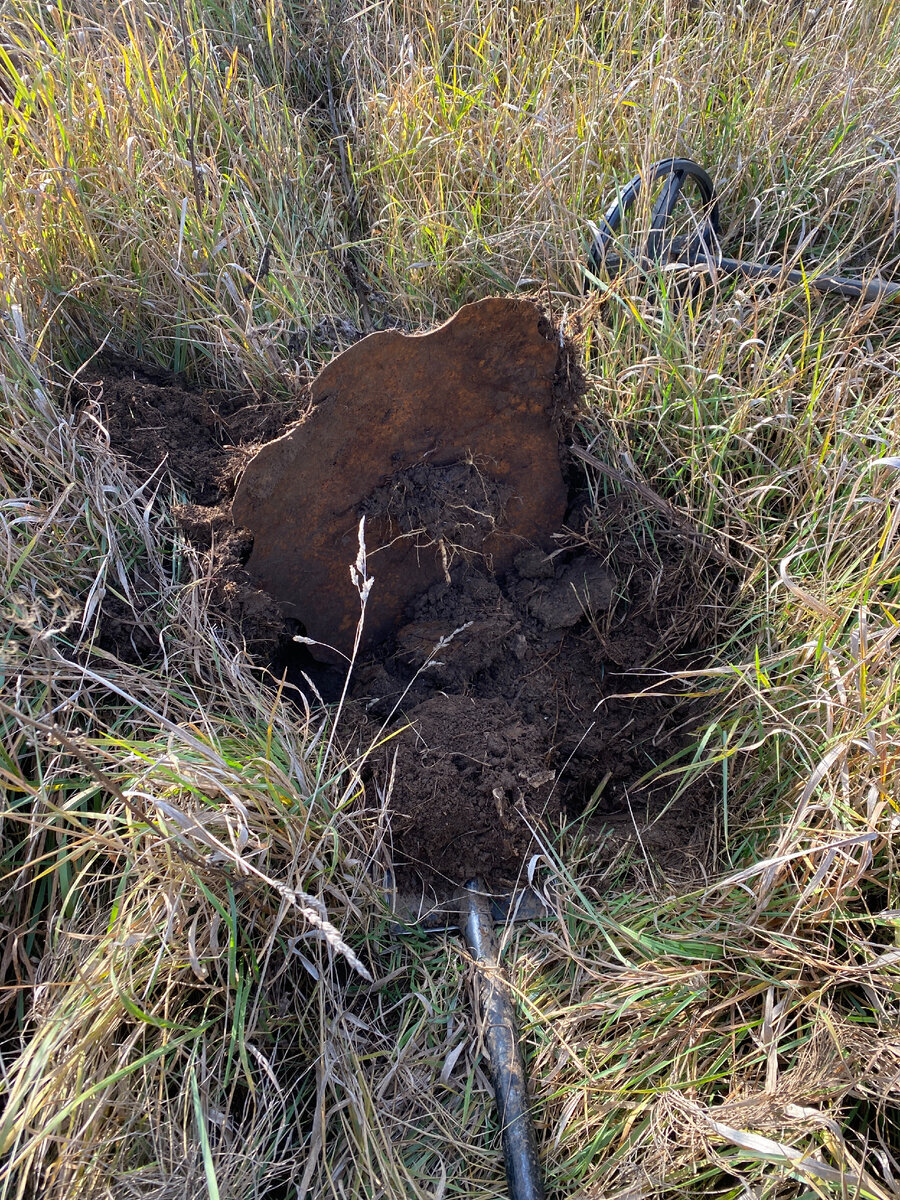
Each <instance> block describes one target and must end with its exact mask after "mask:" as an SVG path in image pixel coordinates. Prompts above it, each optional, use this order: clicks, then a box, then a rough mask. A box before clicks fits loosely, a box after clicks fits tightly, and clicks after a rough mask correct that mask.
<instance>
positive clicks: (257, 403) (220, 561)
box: [76, 354, 308, 662]
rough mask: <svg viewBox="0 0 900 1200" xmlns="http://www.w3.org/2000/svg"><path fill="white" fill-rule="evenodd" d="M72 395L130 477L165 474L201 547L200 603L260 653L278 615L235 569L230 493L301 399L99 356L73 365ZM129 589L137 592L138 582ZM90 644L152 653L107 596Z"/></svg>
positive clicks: (147, 637) (240, 539)
mask: <svg viewBox="0 0 900 1200" xmlns="http://www.w3.org/2000/svg"><path fill="white" fill-rule="evenodd" d="M76 400H78V401H80V402H81V403H82V404H83V405H89V406H91V407H93V408H95V409H98V410H99V412H100V414H101V418H102V421H103V424H104V425H105V428H106V431H107V433H108V436H109V442H110V446H111V448H112V449H113V450H114V451H116V452H117V453H119V454H122V455H124V456H125V457H126V458H128V459H129V460H130V462H131V463H132V465H133V466H134V467H135V468H136V470H137V472H138V473H139V474H140V475H142V476H145V477H147V476H154V475H155V476H156V477H159V474H160V472H161V471H164V472H168V473H170V474H171V476H172V477H173V479H174V480H175V482H176V484H177V485H178V488H179V490H180V491H181V493H182V494H183V496H184V497H185V503H183V504H181V505H178V506H176V508H175V513H174V515H175V518H176V520H177V521H178V523H179V525H180V527H181V530H182V532H183V533H184V535H185V536H186V537H187V538H188V539H189V540H190V541H191V542H192V543H193V544H194V546H195V547H196V548H197V549H198V551H199V552H200V554H201V558H202V560H203V564H204V567H205V570H204V574H205V576H206V578H207V579H208V581H209V590H208V596H209V603H210V604H211V605H212V607H213V608H214V609H215V610H216V611H218V612H219V613H220V614H221V615H222V617H223V618H224V619H225V620H228V621H229V622H230V623H232V624H234V625H236V626H237V627H239V629H240V630H241V633H242V635H243V637H244V639H245V641H246V642H247V645H248V646H249V647H250V648H251V650H253V651H255V652H256V653H258V654H260V655H261V656H266V655H267V654H269V653H270V652H271V649H272V647H273V646H274V645H276V644H277V643H278V642H279V641H280V639H281V638H282V637H283V635H284V619H283V616H282V613H281V609H280V607H279V606H278V605H277V604H276V603H275V602H274V601H273V600H272V598H271V596H269V595H268V594H267V593H266V592H264V591H263V590H262V589H261V588H260V587H259V586H258V584H257V583H255V582H254V581H253V580H252V579H251V577H250V575H249V574H248V573H247V571H246V569H245V564H246V562H247V559H248V558H249V556H250V552H251V550H252V549H253V537H252V535H251V534H249V533H248V532H247V530H244V529H240V528H238V527H236V526H235V524H234V522H233V520H232V517H231V498H232V496H233V495H234V490H235V487H236V479H237V475H238V474H239V472H240V470H241V468H242V467H243V465H244V463H245V462H246V461H247V459H248V457H250V456H251V455H252V454H253V453H255V452H256V450H258V449H259V445H260V443H261V442H265V441H268V440H270V439H271V438H273V437H276V436H277V435H278V434H280V433H283V432H284V429H285V427H286V426H287V425H289V424H291V423H292V422H293V421H295V420H296V419H297V418H298V417H299V415H300V413H301V412H302V411H303V409H304V408H305V407H306V406H307V403H308V398H307V397H306V396H302V397H300V398H298V399H297V400H295V401H285V400H276V399H273V398H266V397H259V396H256V395H253V394H252V393H238V394H229V393H226V392H222V391H219V390H217V389H213V388H195V387H192V386H191V385H190V384H189V383H188V382H187V381H186V380H185V379H184V378H183V377H182V376H180V375H177V374H175V373H174V372H172V371H166V370H164V369H162V368H159V367H155V366H153V365H151V364H148V363H138V362H135V361H133V360H131V359H129V358H126V357H122V356H118V355H110V354H106V355H103V356H101V357H99V358H97V359H95V360H93V361H92V362H91V363H90V365H89V366H88V368H87V369H86V370H85V371H84V372H83V373H82V375H81V377H80V379H79V383H78V389H77V392H76ZM135 590H136V591H137V593H138V594H140V592H141V588H140V587H138V588H136V589H135ZM99 644H100V646H101V648H102V649H104V650H107V651H109V652H111V653H113V654H116V655H117V656H118V657H119V658H121V659H122V660H123V661H125V662H146V661H148V660H152V659H153V658H154V657H156V656H158V655H159V654H160V647H159V642H158V639H157V637H156V635H155V634H153V633H152V632H151V630H150V627H149V625H147V624H145V622H143V621H142V614H141V613H140V612H134V611H133V610H132V609H131V607H130V606H129V605H128V604H127V603H126V602H125V601H124V600H123V599H121V598H119V597H116V596H113V595H108V596H107V598H106V600H105V601H104V604H103V611H102V614H101V623H100V636H99Z"/></svg>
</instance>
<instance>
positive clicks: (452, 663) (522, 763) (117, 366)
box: [82, 360, 723, 890]
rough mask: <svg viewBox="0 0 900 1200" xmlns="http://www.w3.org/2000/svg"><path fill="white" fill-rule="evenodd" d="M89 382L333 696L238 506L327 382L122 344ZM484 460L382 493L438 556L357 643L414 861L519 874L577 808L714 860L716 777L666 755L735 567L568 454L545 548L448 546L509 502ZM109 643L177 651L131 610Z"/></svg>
mask: <svg viewBox="0 0 900 1200" xmlns="http://www.w3.org/2000/svg"><path fill="white" fill-rule="evenodd" d="M82 388H83V395H84V397H85V398H88V397H89V398H90V401H91V402H92V403H95V404H97V405H99V408H100V411H101V412H102V413H103V415H104V419H105V422H106V426H107V429H108V431H109V436H110V443H111V446H112V449H113V450H115V451H117V452H119V453H121V454H123V455H124V456H125V457H127V458H128V459H130V461H131V464H132V467H133V469H134V470H135V472H136V473H138V474H141V475H145V476H146V475H148V474H150V473H151V472H152V471H155V470H157V469H158V468H159V466H160V464H161V463H164V464H165V467H166V469H168V470H169V471H170V472H171V473H172V475H173V477H174V479H175V481H176V484H177V485H178V487H179V490H180V491H181V492H182V494H183V496H184V503H183V504H182V505H181V507H180V508H179V509H178V510H177V512H176V516H177V519H178V520H179V521H180V523H181V526H182V530H183V532H184V533H185V535H186V536H187V537H188V538H190V539H191V540H192V541H193V542H194V544H195V546H196V547H197V548H198V550H199V551H200V552H201V553H202V554H204V555H206V563H207V568H208V572H209V575H210V577H211V578H212V580H213V589H212V593H211V603H212V606H213V609H214V611H215V612H216V613H217V614H218V616H219V618H220V619H221V621H222V622H223V623H224V624H227V625H229V626H230V627H231V628H232V629H233V630H235V631H236V632H237V633H238V634H239V635H241V636H243V638H244V640H245V642H246V644H247V646H248V648H249V649H250V651H251V652H252V653H253V655H254V656H255V657H256V659H257V660H258V661H259V662H261V663H267V664H268V665H269V666H270V667H271V670H272V673H273V676H277V677H279V678H286V680H287V683H288V684H289V685H292V686H294V687H296V688H298V689H299V690H301V691H303V692H304V693H305V695H306V696H307V698H312V699H314V700H315V699H316V698H317V697H321V699H322V700H324V701H325V702H326V703H328V702H332V701H334V700H335V699H336V698H337V696H338V695H339V694H340V692H341V689H342V687H343V683H344V679H345V676H346V672H345V670H344V669H343V668H342V667H340V666H337V665H335V659H334V656H329V655H327V654H318V656H317V650H316V647H315V645H313V646H310V645H309V644H307V642H306V640H303V641H297V640H295V639H296V638H297V637H298V636H299V637H301V638H304V635H305V634H306V632H307V631H306V629H305V627H304V625H303V623H302V621H301V620H300V618H299V616H297V615H288V616H286V615H285V610H284V606H283V605H279V604H278V603H277V602H275V601H274V600H273V599H272V597H271V596H270V595H269V594H268V593H267V592H266V591H265V589H264V588H262V587H260V586H259V581H258V580H257V579H256V578H254V576H253V575H252V574H251V572H250V571H249V570H248V567H247V564H248V559H249V558H250V554H251V550H252V547H253V536H252V534H251V533H249V532H248V531H247V530H244V529H239V528H235V526H234V523H233V521H232V518H231V511H230V504H231V499H232V497H233V495H234V492H235V488H236V484H237V480H238V479H239V476H240V474H241V471H242V470H243V468H244V466H245V464H246V463H247V461H248V460H249V459H250V457H251V456H252V454H253V453H254V452H255V450H256V449H257V448H258V446H259V445H260V444H261V443H262V442H265V441H268V440H269V439H271V438H272V437H275V436H277V435H278V434H279V433H281V432H283V431H284V430H286V429H290V428H292V426H294V424H295V422H296V421H297V419H298V418H299V417H300V416H301V415H302V414H303V412H304V411H306V410H307V409H308V403H309V402H308V398H306V397H300V399H299V400H297V401H291V402H286V401H282V400H278V401H275V400H266V399H265V398H262V399H260V398H259V397H255V396H249V395H248V396H236V395H224V394H222V393H219V392H216V391H213V390H201V389H197V388H193V387H191V386H188V385H187V384H186V383H185V382H184V380H181V379H178V378H176V377H174V376H169V375H167V374H166V373H160V372H158V371H152V370H148V369H147V368H146V367H142V366H140V365H138V364H135V363H130V362H124V361H123V360H105V361H104V360H101V361H99V363H98V364H97V365H96V366H95V367H93V374H92V375H91V377H89V378H88V379H87V381H85V382H84V383H83V385H82ZM470 467H471V464H466V463H459V462H455V463H453V462H451V463H447V464H444V465H442V466H441V465H438V466H436V467H429V469H427V470H425V469H424V468H423V469H422V470H419V471H416V470H406V471H404V472H398V473H397V478H396V479H393V480H386V481H385V483H384V485H383V486H381V487H380V490H378V489H376V490H375V491H373V493H372V494H371V496H370V498H369V500H368V501H367V503H368V505H369V514H370V515H372V516H374V517H375V518H378V517H379V516H380V517H382V518H383V517H384V514H385V513H386V512H389V510H390V509H391V506H392V505H394V506H395V507H396V504H397V500H396V497H397V494H398V487H400V488H401V490H402V491H403V495H404V503H403V504H402V506H401V509H400V510H398V513H397V514H394V515H395V516H397V517H398V520H402V519H404V516H403V514H406V513H408V512H410V511H413V510H415V509H416V503H417V502H420V503H419V509H420V510H421V512H420V513H419V515H420V516H422V514H424V515H425V516H427V518H428V519H427V521H424V517H423V521H424V523H423V521H419V522H417V524H416V529H415V530H414V531H413V530H407V531H406V533H407V534H409V533H412V532H416V533H417V534H418V535H419V536H420V543H419V546H418V550H417V553H418V554H419V555H420V556H421V554H423V553H426V552H427V553H430V554H431V555H433V556H437V557H436V562H437V563H438V566H439V569H437V570H435V571H432V572H431V574H430V576H429V582H428V586H427V587H424V588H423V589H422V590H421V591H420V592H419V593H417V594H415V595H413V596H412V597H411V598H410V599H408V600H407V602H406V603H405V606H404V608H403V611H402V615H400V617H399V619H398V620H397V621H396V622H395V627H394V628H393V629H392V630H391V632H390V633H389V634H388V635H387V636H381V637H379V638H378V639H377V640H376V641H375V642H374V644H370V645H366V646H365V647H364V649H363V651H362V653H360V654H359V656H358V657H357V660H356V662H355V664H354V667H353V671H352V673H351V678H350V684H349V688H348V703H347V704H346V705H345V708H344V712H343V717H342V721H341V726H340V730H339V733H340V734H341V735H342V736H343V739H344V741H345V743H346V745H347V748H348V749H349V750H350V751H351V752H352V753H354V754H357V753H359V752H360V751H365V750H367V749H369V748H371V752H370V753H369V755H368V759H367V767H366V770H367V778H368V784H369V786H370V787H371V788H372V789H373V794H377V795H378V796H384V795H386V796H387V803H388V807H389V811H390V814H391V842H392V847H393V853H394V858H395V866H396V868H397V870H398V871H399V873H400V875H401V876H406V877H407V878H410V877H416V878H419V879H422V880H424V881H426V882H427V883H429V884H431V885H434V886H436V887H437V888H438V890H440V889H441V887H442V886H444V885H446V886H448V887H449V886H451V885H453V884H456V883H459V882H461V881H463V880H465V879H467V878H469V877H471V876H472V875H474V874H480V875H482V876H484V877H486V878H487V879H488V881H489V882H491V883H494V884H500V883H503V882H506V881H510V880H514V879H515V878H516V876H517V875H518V873H519V872H520V871H521V869H522V866H523V863H524V862H525V861H526V860H527V858H528V856H529V855H530V854H532V853H534V849H535V845H536V842H535V837H536V836H537V837H538V838H541V837H542V836H544V835H546V834H547V833H549V832H552V831H553V830H555V829H558V828H559V827H560V825H561V823H563V822H565V821H568V820H571V819H573V818H575V817H581V818H583V820H584V822H585V825H586V827H587V828H588V829H594V830H597V831H598V832H599V831H600V830H601V829H604V830H606V831H609V830H612V839H611V841H610V846H611V848H612V849H611V853H613V852H615V848H616V847H619V848H621V846H622V844H623V842H634V840H635V838H637V839H638V842H639V844H640V847H641V852H642V853H643V854H645V855H649V856H653V857H655V858H657V859H658V860H660V861H662V862H663V863H666V864H669V865H672V866H675V867H678V866H679V865H680V864H681V863H682V862H686V861H687V860H689V859H691V858H694V857H702V855H703V853H704V850H705V847H706V845H707V842H708V840H709V831H710V826H711V818H712V814H713V810H714V804H715V797H714V795H713V792H712V788H711V786H710V784H709V783H708V782H705V781H700V782H698V783H695V784H693V785H691V786H688V787H687V788H682V789H681V790H680V791H679V792H678V795H677V798H676V799H674V800H673V797H675V796H676V789H677V786H678V778H677V776H671V775H670V776H664V775H661V774H660V772H659V767H660V766H661V764H664V763H667V762H669V761H670V760H673V761H677V760H678V759H679V757H680V756H681V757H683V756H684V755H685V753H686V752H687V751H688V748H689V747H690V746H691V744H692V741H693V740H694V737H695V734H694V731H695V730H696V729H697V727H698V725H699V723H700V722H701V720H702V716H703V714H702V711H700V710H699V709H698V707H697V704H696V702H695V701H693V702H691V701H687V700H685V699H683V698H680V697H677V696H673V695H670V694H665V693H668V692H671V691H672V689H671V688H670V687H669V688H662V687H661V686H659V685H660V683H661V680H662V675H661V672H662V671H663V670H665V669H672V668H675V667H681V668H684V667H686V666H690V665H691V664H692V663H698V662H699V661H701V660H702V658H703V655H704V650H705V648H706V647H707V646H709V645H710V644H712V639H713V637H714V627H715V620H716V611H717V606H718V600H717V597H720V596H721V594H722V591H723V584H722V579H721V569H720V568H719V567H718V566H717V565H713V566H711V565H710V564H709V563H706V564H704V563H703V562H702V561H701V560H700V558H699V557H698V551H697V548H696V545H693V544H691V543H689V542H686V541H685V540H684V538H683V537H681V536H679V534H678V531H667V530H665V529H656V530H654V533H653V539H652V541H651V540H650V538H649V537H648V536H647V533H646V527H645V525H644V524H643V523H642V522H641V520H640V514H639V513H637V512H636V510H634V509H633V508H632V507H631V505H630V501H629V499H628V497H627V496H626V497H618V496H612V497H610V498H609V499H608V500H607V501H603V500H598V499H597V498H596V497H592V496H591V494H590V493H589V490H588V480H587V479H586V477H585V475H584V473H583V471H582V470H581V469H580V468H579V466H578V465H577V463H575V462H574V460H573V461H566V458H565V455H564V454H563V471H564V477H565V485H566V488H567V491H568V501H567V508H566V510H565V514H564V517H563V519H562V521H561V522H559V525H558V528H555V529H554V530H552V531H551V533H550V536H548V537H545V538H541V539H540V543H542V544H528V543H527V542H524V541H522V542H521V543H520V548H519V549H518V550H517V552H516V553H515V554H513V555H512V557H511V560H510V561H508V562H507V563H506V564H505V566H504V567H503V569H502V570H498V569H496V567H495V564H494V562H493V561H492V560H491V559H490V558H489V557H487V556H485V555H483V554H479V553H478V552H477V546H478V542H477V538H476V539H474V540H471V539H470V541H469V543H467V542H466V539H465V537H462V538H456V537H455V534H454V530H452V529H451V530H450V533H451V535H454V536H451V537H450V540H449V544H450V545H451V546H452V547H453V549H454V552H453V553H452V554H450V555H448V554H447V551H446V546H445V545H444V544H443V541H442V535H443V534H444V533H446V532H447V530H448V528H449V527H448V524H447V521H448V517H447V514H448V512H452V513H458V512H459V511H460V510H462V511H468V510H470V509H471V510H473V511H474V513H475V517H474V519H473V520H468V519H467V520H466V521H465V522H463V523H462V524H463V525H464V526H465V527H466V528H467V529H469V528H470V527H471V526H472V525H473V524H474V525H475V526H476V527H477V525H478V522H479V521H480V522H482V523H483V524H484V525H485V527H486V528H487V527H489V526H491V525H492V523H494V522H495V521H496V519H497V518H498V514H499V513H500V512H501V510H502V508H503V505H504V504H505V503H506V502H507V500H508V497H507V496H506V495H505V494H504V489H503V486H499V485H492V486H488V487H487V489H486V487H485V483H484V479H483V472H473V471H472V470H471V469H469V468H470ZM360 508H362V511H361V512H360V509H357V510H356V512H355V513H354V520H356V518H357V517H358V516H359V515H366V512H365V509H364V507H363V506H360ZM454 519H457V518H454ZM457 525H459V521H458V519H457ZM423 531H424V536H423ZM476 531H477V529H476ZM401 532H403V531H402V530H401ZM456 532H458V529H457V530H456ZM376 562H377V560H376ZM372 573H373V575H374V577H375V583H374V585H373V589H374V588H377V587H378V571H377V566H373V567H372ZM435 577H436V578H435ZM100 640H101V645H103V647H104V649H106V650H108V651H111V652H113V653H116V654H118V655H119V656H120V657H122V658H125V659H127V660H130V661H138V660H140V661H143V662H144V663H145V665H149V664H150V663H151V662H152V657H153V655H154V653H158V652H159V651H158V644H157V642H156V638H155V635H154V636H151V635H150V631H148V630H147V629H145V628H144V627H143V625H142V622H141V614H140V613H124V612H120V611H118V609H116V608H113V607H112V605H110V607H109V610H108V611H107V612H105V613H104V624H103V627H102V630H101V635H100ZM654 682H655V683H656V684H657V686H656V687H654ZM288 690H290V688H289V689H288ZM638 693H640V694H638Z"/></svg>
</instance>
